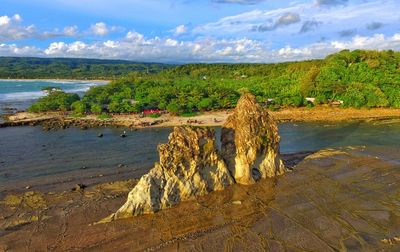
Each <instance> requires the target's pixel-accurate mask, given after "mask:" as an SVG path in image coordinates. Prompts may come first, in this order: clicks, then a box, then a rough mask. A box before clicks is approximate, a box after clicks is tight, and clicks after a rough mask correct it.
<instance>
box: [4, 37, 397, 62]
mask: <svg viewBox="0 0 400 252" xmlns="http://www.w3.org/2000/svg"><path fill="white" fill-rule="evenodd" d="M343 49H350V50H354V49H377V50H387V49H392V50H400V33H397V34H394V35H393V36H384V35H383V34H376V35H373V36H369V37H368V36H358V35H356V36H354V37H352V38H350V39H348V40H346V39H342V40H333V41H321V42H317V43H311V44H309V45H305V46H300V47H293V46H284V47H281V48H276V49H271V48H269V46H268V44H267V43H266V42H265V41H259V40H252V39H246V38H241V39H216V38H202V39H196V40H193V41H180V40H176V39H172V38H159V37H152V38H146V37H145V36H144V35H142V34H140V33H137V32H135V31H130V32H128V33H127V34H126V36H124V37H123V38H122V39H120V40H107V41H105V42H92V43H85V42H83V41H75V42H72V43H65V42H54V43H51V44H50V45H49V46H48V47H47V48H45V49H38V48H36V47H29V46H26V47H23V46H17V45H15V44H11V45H7V44H0V54H1V55H7V56H16V55H18V56H21V55H25V56H45V57H79V58H103V59H127V60H134V61H153V62H154V61H156V62H182V63H186V62H254V63H256V62H258V63H261V62H262V63H268V62H281V61H293V60H304V59H314V58H323V57H325V56H326V55H327V54H330V53H334V52H338V51H340V50H343Z"/></svg>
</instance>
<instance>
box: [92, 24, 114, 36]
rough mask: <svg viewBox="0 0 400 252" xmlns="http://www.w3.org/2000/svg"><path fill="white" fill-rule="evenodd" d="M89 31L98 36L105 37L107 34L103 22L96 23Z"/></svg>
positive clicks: (106, 28) (107, 30) (107, 31)
mask: <svg viewBox="0 0 400 252" xmlns="http://www.w3.org/2000/svg"><path fill="white" fill-rule="evenodd" d="M90 30H91V31H92V32H93V33H94V34H95V35H98V36H105V35H107V34H108V33H109V28H108V27H107V25H106V24H105V23H103V22H99V23H96V24H94V25H92V26H91V27H90Z"/></svg>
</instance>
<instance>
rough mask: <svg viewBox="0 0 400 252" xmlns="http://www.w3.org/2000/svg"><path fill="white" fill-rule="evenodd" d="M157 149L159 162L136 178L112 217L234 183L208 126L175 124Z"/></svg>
mask: <svg viewBox="0 0 400 252" xmlns="http://www.w3.org/2000/svg"><path fill="white" fill-rule="evenodd" d="M158 151H159V154H160V162H159V163H156V164H155V167H154V168H153V169H152V170H151V171H150V172H149V173H148V174H146V175H144V176H143V177H142V178H141V179H140V181H139V182H138V184H137V185H136V186H135V188H134V189H133V190H132V191H131V192H130V193H129V196H128V200H127V202H126V203H125V204H124V205H123V206H122V207H121V208H120V209H119V210H118V211H117V212H116V213H115V214H114V215H113V216H111V217H112V218H113V219H115V218H121V217H122V218H123V217H127V216H136V215H140V214H146V213H153V212H156V211H158V210H160V209H164V208H168V207H171V206H173V205H175V204H177V203H179V202H180V201H184V200H188V199H190V198H191V197H193V196H199V195H204V194H206V193H208V192H211V191H217V190H223V189H224V188H226V187H227V186H229V185H231V184H233V183H234V180H233V179H232V177H231V175H230V174H229V170H228V168H227V166H226V165H225V162H224V161H223V160H222V158H221V157H220V155H219V154H218V151H217V149H216V144H215V133H214V131H213V130H212V129H209V128H198V127H197V128H195V127H189V126H184V127H175V128H174V131H173V132H172V133H171V135H170V136H169V142H168V143H167V144H161V145H160V146H159V147H158Z"/></svg>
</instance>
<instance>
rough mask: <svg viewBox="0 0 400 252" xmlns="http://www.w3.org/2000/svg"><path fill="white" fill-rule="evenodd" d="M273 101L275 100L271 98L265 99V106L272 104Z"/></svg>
mask: <svg viewBox="0 0 400 252" xmlns="http://www.w3.org/2000/svg"><path fill="white" fill-rule="evenodd" d="M274 100H275V99H273V98H268V99H267V105H268V104H271V103H273V102H274Z"/></svg>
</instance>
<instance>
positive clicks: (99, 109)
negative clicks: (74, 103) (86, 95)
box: [90, 103, 103, 115]
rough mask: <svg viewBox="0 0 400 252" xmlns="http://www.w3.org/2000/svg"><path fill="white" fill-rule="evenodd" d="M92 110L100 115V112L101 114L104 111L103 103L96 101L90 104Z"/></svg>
mask: <svg viewBox="0 0 400 252" xmlns="http://www.w3.org/2000/svg"><path fill="white" fill-rule="evenodd" d="M90 112H92V113H93V114H96V115H99V114H101V112H103V109H102V107H101V105H99V104H96V103H94V104H92V105H91V106H90Z"/></svg>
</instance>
